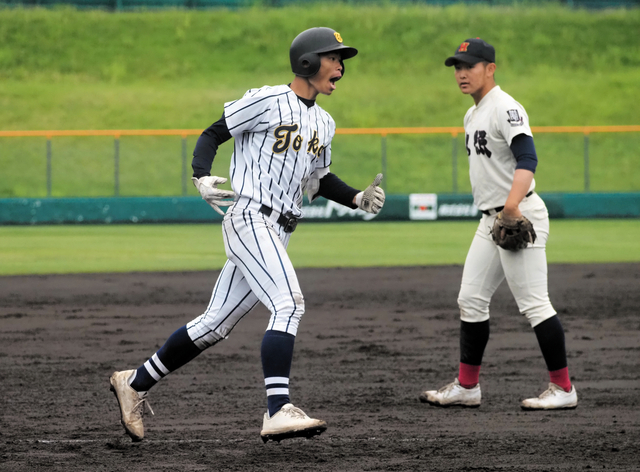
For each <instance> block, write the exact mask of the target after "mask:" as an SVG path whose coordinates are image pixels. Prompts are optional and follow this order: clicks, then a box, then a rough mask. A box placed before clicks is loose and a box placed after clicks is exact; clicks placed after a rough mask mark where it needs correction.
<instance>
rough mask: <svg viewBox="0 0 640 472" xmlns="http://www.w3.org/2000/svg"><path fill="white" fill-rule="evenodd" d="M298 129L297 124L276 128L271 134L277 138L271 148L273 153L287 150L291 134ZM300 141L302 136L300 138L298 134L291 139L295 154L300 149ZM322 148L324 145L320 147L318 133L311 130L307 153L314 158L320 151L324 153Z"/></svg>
mask: <svg viewBox="0 0 640 472" xmlns="http://www.w3.org/2000/svg"><path fill="white" fill-rule="evenodd" d="M298 128H299V127H298V125H297V124H293V125H280V126H278V127H277V128H276V129H275V130H274V132H273V135H274V136H275V137H276V138H277V139H276V142H275V143H274V144H273V147H272V149H273V152H275V153H276V154H281V153H283V152H285V151H286V150H287V149H289V146H291V143H292V134H293V133H294V132H296V131H298ZM302 141H303V139H302V136H300V135H299V134H296V135H295V137H293V150H294V151H296V152H297V151H299V150H300V148H302ZM324 148H325V146H324V145H322V146H321V145H320V140H319V139H318V131H317V130H313V136H312V137H311V139H310V140H309V144H308V145H307V152H308V153H309V154H313V155H314V156H318V155H320V154H321V153H322V151H324Z"/></svg>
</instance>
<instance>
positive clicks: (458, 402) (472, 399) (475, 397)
mask: <svg viewBox="0 0 640 472" xmlns="http://www.w3.org/2000/svg"><path fill="white" fill-rule="evenodd" d="M481 398H482V394H481V392H480V384H478V385H476V386H475V387H473V388H464V387H463V386H462V385H460V382H458V379H457V378H456V379H455V380H454V381H453V382H451V383H450V384H448V385H445V386H444V387H442V388H441V389H440V390H427V391H426V392H422V393H421V394H420V401H421V402H422V403H429V404H430V405H435V406H442V407H449V406H461V407H464V408H478V407H479V406H480V400H481Z"/></svg>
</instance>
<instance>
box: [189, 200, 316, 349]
mask: <svg viewBox="0 0 640 472" xmlns="http://www.w3.org/2000/svg"><path fill="white" fill-rule="evenodd" d="M258 207H259V206H258ZM278 216H279V214H278V213H277V212H275V211H274V212H273V213H272V214H271V215H270V216H269V217H267V216H265V215H263V214H262V213H259V212H257V211H255V210H254V209H246V210H242V209H240V208H238V207H237V205H236V206H233V207H231V208H230V209H229V210H228V211H227V213H226V215H225V217H224V220H223V222H222V233H223V237H224V245H225V251H226V253H227V257H228V259H229V260H228V261H227V262H226V264H225V265H224V267H223V268H222V271H221V272H220V275H219V277H218V280H217V282H216V285H215V287H214V289H213V293H212V295H211V300H210V302H209V305H208V306H207V309H206V311H205V312H204V313H203V314H202V315H201V316H199V317H198V318H196V319H194V320H193V321H191V322H190V323H188V324H187V332H188V333H189V337H190V338H191V339H192V340H193V341H194V343H195V344H196V345H197V346H198V347H200V348H201V349H204V348H206V347H209V346H211V345H212V344H215V343H216V342H218V341H219V340H220V339H223V338H226V337H227V336H228V334H229V332H230V331H231V330H232V329H233V328H234V327H235V325H236V324H237V323H238V321H240V319H242V317H244V315H246V314H247V313H248V312H249V311H250V310H251V309H252V308H253V307H254V306H255V305H256V304H257V303H258V302H259V301H260V302H262V304H263V305H264V306H266V307H267V308H268V309H269V311H270V312H271V318H270V320H269V324H268V326H267V330H275V331H282V332H285V333H289V334H292V335H294V336H295V335H296V333H297V331H298V324H299V322H300V318H301V317H302V314H303V313H304V298H303V296H302V291H301V290H300V285H299V283H298V277H297V275H296V273H295V270H294V268H293V265H292V264H291V260H290V259H289V255H288V254H287V249H286V248H287V245H288V243H289V238H290V236H291V233H285V232H284V231H283V229H282V227H281V226H280V225H279V224H278V223H277V222H276V220H277V217H278Z"/></svg>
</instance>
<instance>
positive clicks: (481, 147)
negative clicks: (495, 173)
mask: <svg viewBox="0 0 640 472" xmlns="http://www.w3.org/2000/svg"><path fill="white" fill-rule="evenodd" d="M464 139H465V147H466V148H467V154H468V155H469V156H470V155H471V149H469V135H468V134H465V138H464ZM473 147H474V148H475V150H476V154H477V155H480V154H484V155H485V156H487V157H488V158H491V151H490V150H489V148H488V147H487V132H486V131H482V130H477V131H476V132H475V133H473Z"/></svg>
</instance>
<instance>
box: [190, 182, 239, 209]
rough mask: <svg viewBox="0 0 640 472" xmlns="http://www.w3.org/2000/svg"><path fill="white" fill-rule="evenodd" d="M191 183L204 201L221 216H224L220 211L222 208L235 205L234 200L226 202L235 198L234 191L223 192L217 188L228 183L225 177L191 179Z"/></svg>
mask: <svg viewBox="0 0 640 472" xmlns="http://www.w3.org/2000/svg"><path fill="white" fill-rule="evenodd" d="M191 181H192V182H193V185H195V187H196V188H197V189H198V192H200V195H202V199H203V200H204V201H205V202H207V203H208V204H209V205H211V208H213V209H214V210H215V211H217V212H218V213H220V214H221V215H224V212H223V211H222V210H221V209H220V207H221V206H230V205H233V200H224V199H225V198H235V196H236V194H235V193H234V192H233V190H222V189H219V188H218V187H217V186H218V185H220V184H224V183H225V182H226V181H227V179H225V178H224V177H216V176H215V175H207V176H206V177H200V178H199V179H197V178H195V177H191Z"/></svg>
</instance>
